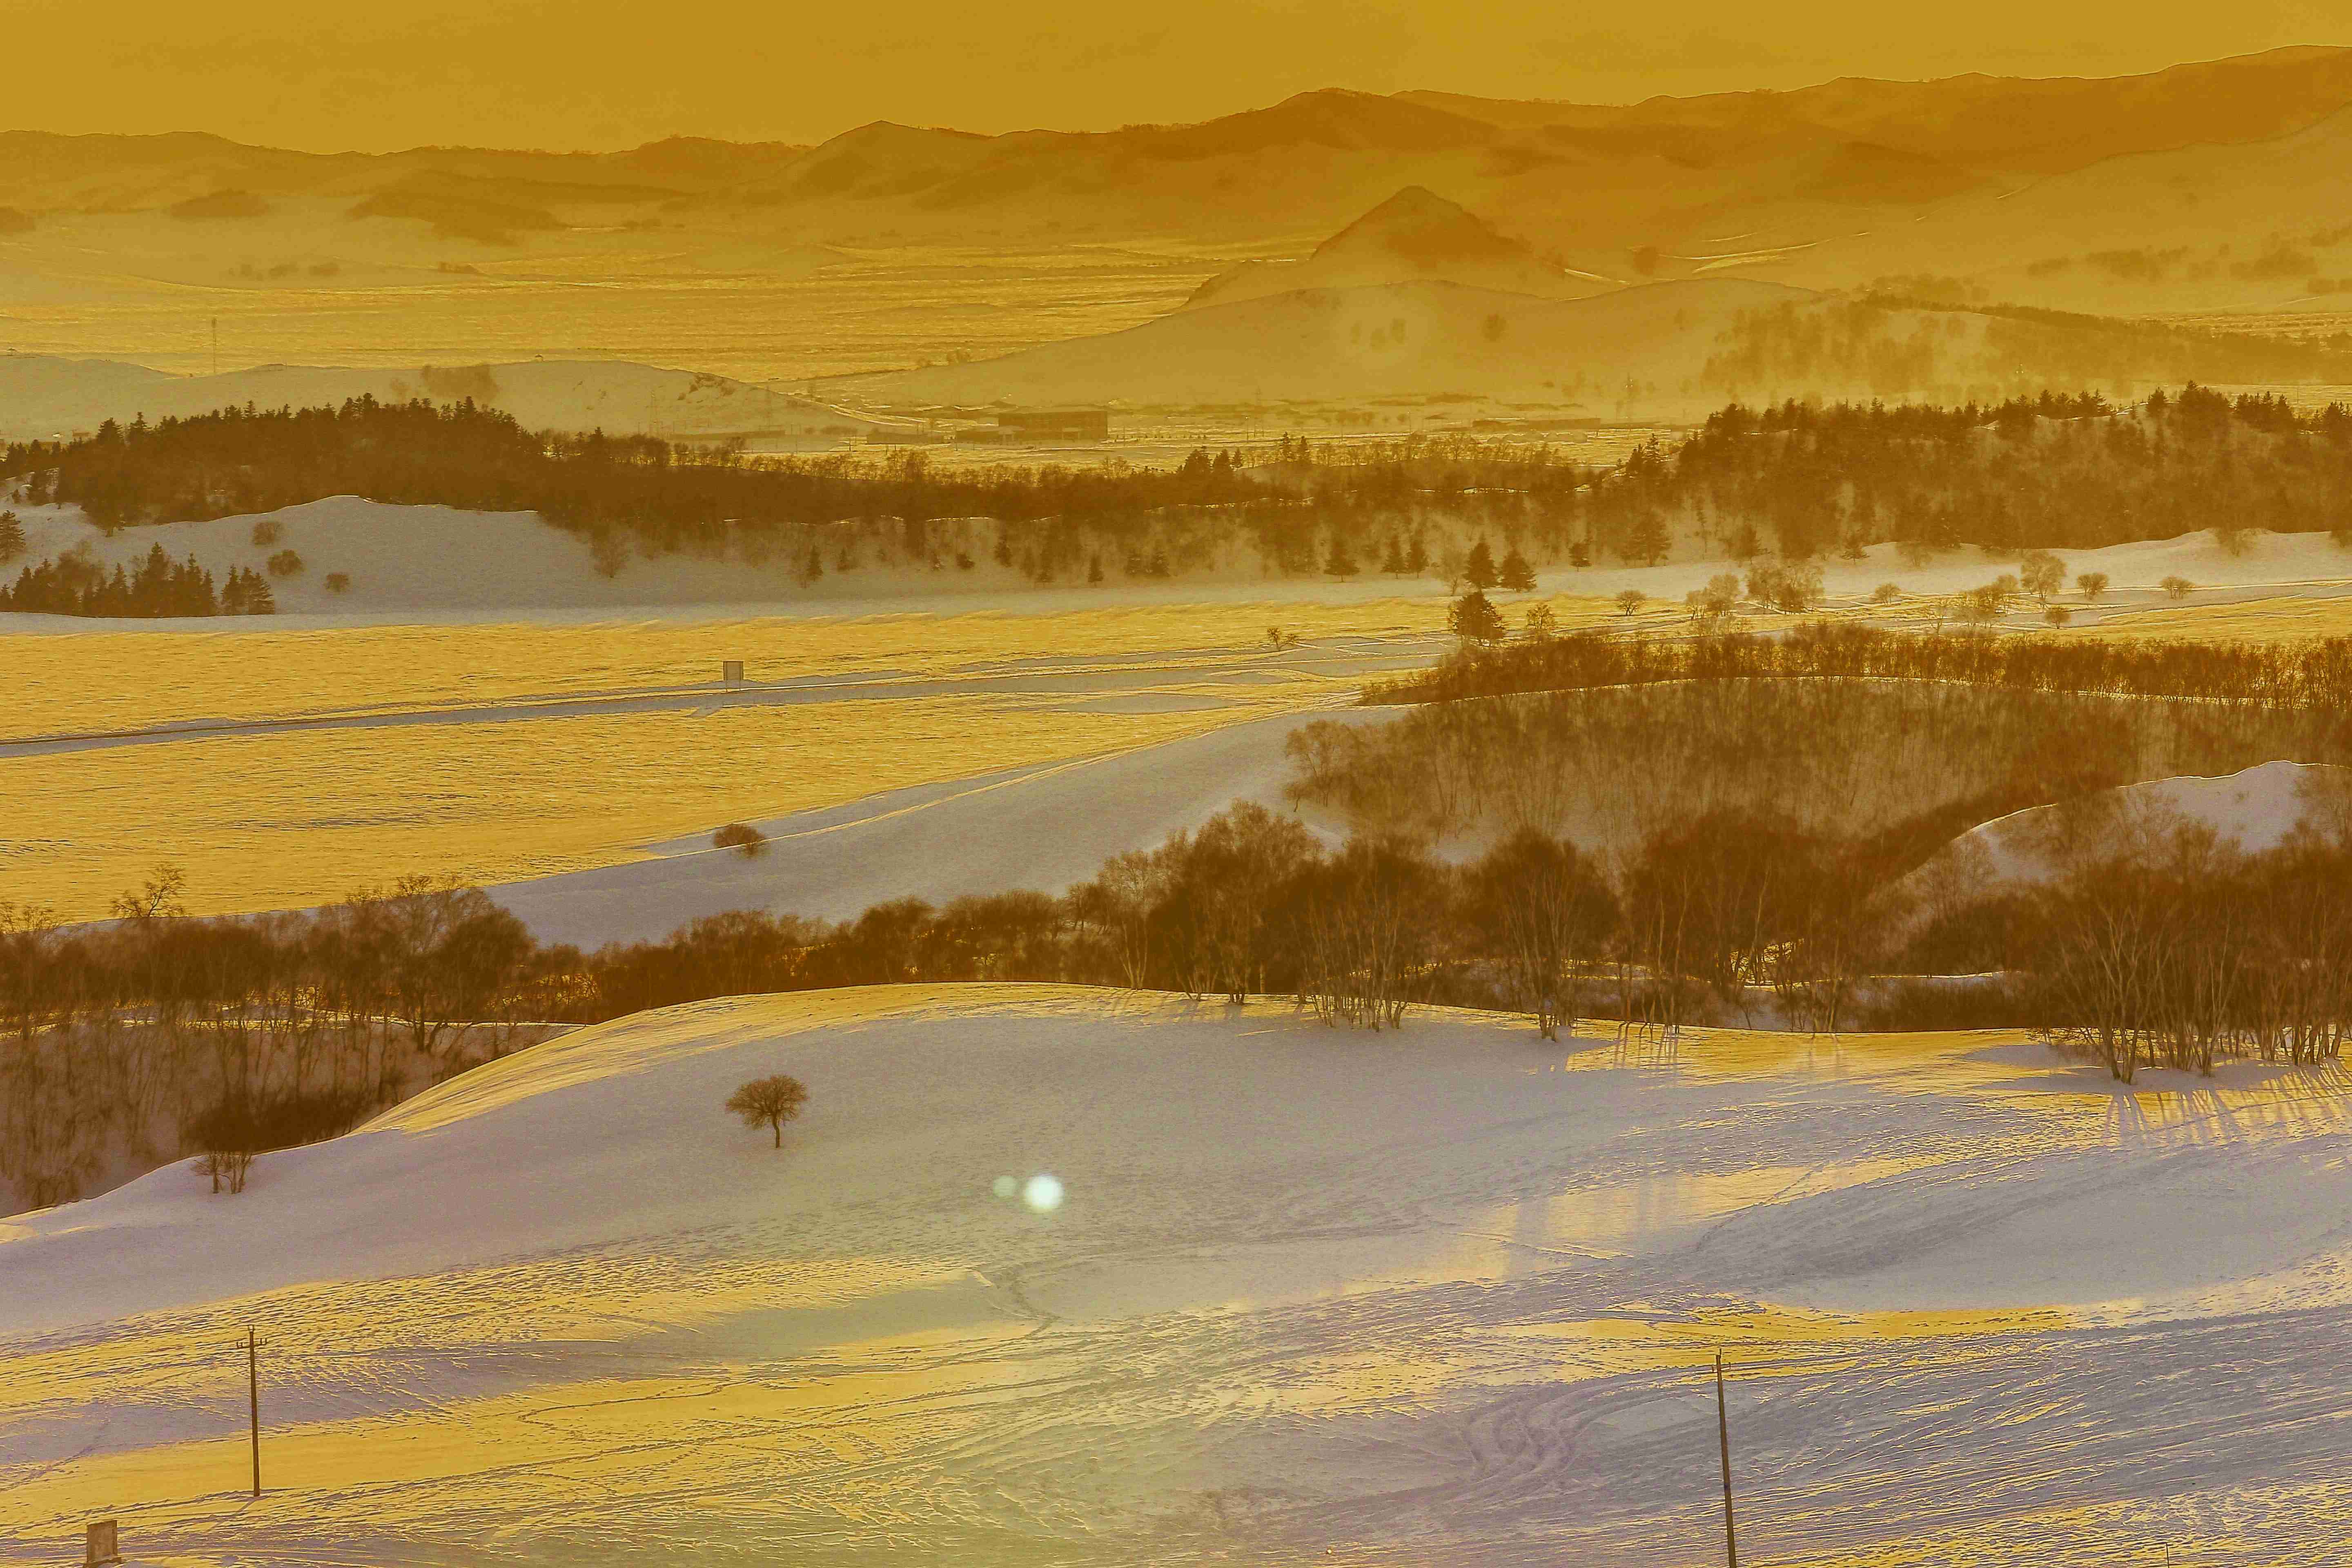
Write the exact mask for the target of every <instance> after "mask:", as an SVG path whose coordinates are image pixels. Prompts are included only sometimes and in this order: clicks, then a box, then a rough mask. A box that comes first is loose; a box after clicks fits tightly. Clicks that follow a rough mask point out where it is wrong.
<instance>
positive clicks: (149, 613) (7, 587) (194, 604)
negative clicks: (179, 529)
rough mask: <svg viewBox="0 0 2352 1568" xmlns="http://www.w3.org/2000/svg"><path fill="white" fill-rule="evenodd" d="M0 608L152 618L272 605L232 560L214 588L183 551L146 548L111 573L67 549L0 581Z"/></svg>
mask: <svg viewBox="0 0 2352 1568" xmlns="http://www.w3.org/2000/svg"><path fill="white" fill-rule="evenodd" d="M0 610H16V611H20V612H22V613H24V614H26V615H37V616H107V617H115V618H123V617H131V618H154V617H160V616H268V615H275V614H276V613H277V611H278V599H277V595H274V594H272V593H271V592H270V591H269V580H268V578H266V577H264V576H263V575H262V574H260V573H258V572H255V571H252V570H250V569H248V568H247V567H243V566H232V567H230V568H229V572H228V575H227V577H226V579H224V580H222V581H221V582H220V584H218V585H217V587H215V584H214V581H213V574H211V573H210V572H207V571H206V570H205V569H204V568H203V567H202V566H199V565H198V564H197V563H196V561H195V558H194V556H190V557H189V558H188V559H187V560H185V561H173V559H171V557H169V556H167V555H165V554H164V553H163V546H162V545H160V544H157V545H152V546H150V547H149V549H148V552H147V554H146V557H145V559H143V560H142V561H141V562H140V563H139V566H138V568H137V570H136V571H129V572H126V571H125V570H124V569H123V568H122V567H121V566H117V567H116V568H115V569H114V570H113V572H112V573H111V574H109V573H108V572H107V570H106V569H105V568H104V567H102V566H100V565H99V564H98V563H96V562H95V561H92V560H90V559H89V557H88V556H87V555H80V554H75V553H71V552H68V553H67V554H65V555H61V556H58V557H56V558H54V559H52V560H48V561H44V562H42V563H39V564H38V565H36V566H27V567H26V568H25V569H24V570H23V571H21V572H19V573H18V574H16V581H15V582H14V583H0Z"/></svg>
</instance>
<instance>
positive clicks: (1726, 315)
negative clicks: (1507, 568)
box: [837, 279, 1807, 405]
mask: <svg viewBox="0 0 2352 1568" xmlns="http://www.w3.org/2000/svg"><path fill="white" fill-rule="evenodd" d="M1806 298H1807V296H1806V295H1804V294H1803V293H1802V292H1801V291H1800V290H1797V289H1788V288H1785V287H1782V286H1780V285H1776V284H1769V283H1748V282H1739V281H1733V280H1729V279H1722V280H1711V281H1706V282H1695V283H1672V284H1657V285H1653V286H1650V287H1646V288H1641V289H1619V290H1616V291H1613V292H1611V293H1608V294H1603V295H1600V296H1598V297H1596V298H1593V299H1590V300H1534V299H1530V298H1528V296H1526V295H1523V294H1505V293H1498V292H1496V291H1495V290H1493V289H1472V288H1465V287H1463V286H1462V285H1459V284H1455V283H1444V282H1412V283H1396V284H1390V285H1386V286H1383V287H1375V288H1360V289H1308V290H1303V291H1297V292H1289V293H1282V294H1276V295H1271V296H1268V297H1265V298H1263V299H1255V300H1240V301H1238V302H1235V303H1233V304H1226V305H1210V306H1206V307H1203V308H1202V309H1199V310H1184V311H1181V312H1179V313H1177V314H1175V315H1172V316H1169V317H1164V318H1162V319H1160V320H1159V321H1150V322H1147V323H1146V324H1144V325H1142V326H1139V327H1134V328H1130V329H1129V330H1128V331H1123V332H1113V333H1110V334H1108V335H1107V336H1104V337H1099V338H1081V339H1076V340H1074V341H1071V342H1059V343H1048V344H1045V345H1044V346H1043V347H1040V348H1034V349H1029V350H1025V351H1024V352H1023V353H1017V354H1012V355H1008V356H1006V357H1005V358H1003V359H998V360H987V361H982V362H979V363H972V364H966V365H942V366H937V367H934V368H931V369H929V370H918V371H905V372H900V373H898V374H890V375H882V376H870V377H855V378H850V379H847V380H845V381H843V382H840V383H838V384H837V385H839V386H841V387H842V388H844V389H845V392H846V393H848V394H850V395H856V396H857V397H861V398H870V399H874V400H877V401H880V402H885V403H902V402H921V401H936V402H948V403H956V402H967V403H968V402H984V401H987V400H989V399H991V398H996V397H1004V398H1009V399H1011V400H1012V401H1013V402H1015V403H1031V404H1051V403H1102V402H1108V401H1111V400H1115V399H1116V400H1124V401H1127V402H1130V403H1139V404H1152V405H1170V404H1175V405H1184V404H1232V403H1272V402H1285V401H1296V402H1336V403H1349V404H1358V405H1360V404H1362V403H1364V402H1368V401H1370V400H1372V399H1375V398H1381V397H1423V396H1442V395H1446V394H1467V395H1483V396H1486V397H1491V398H1497V399H1513V398H1523V399H1539V400H1541V401H1543V402H1546V403H1558V404H1562V405H1565V404H1568V403H1570V402H1572V401H1574V400H1575V395H1574V393H1573V392H1572V391H1571V390H1570V388H1572V387H1574V386H1575V385H1577V384H1584V385H1586V386H1588V387H1591V388H1594V389H1596V390H1602V389H1605V390H1610V391H1613V390H1614V389H1615V387H1616V386H1617V384H1622V382H1623V381H1624V380H1625V378H1626V377H1627V376H1629V375H1634V376H1639V377H1641V378H1642V379H1643V380H1645V381H1656V382H1660V383H1663V384H1665V386H1666V387H1668V388H1670V389H1677V390H1679V386H1680V384H1683V383H1685V382H1687V381H1689V380H1690V379H1691V378H1693V377H1696V375H1697V374H1698V373H1699V371H1700V370H1701V369H1702V368H1703V367H1704V366H1705V364H1706V360H1707V357H1708V355H1709V354H1710V353H1712V352H1713V350H1714V347H1715V343H1716V340H1717V335H1718V334H1719V333H1720V332H1721V331H1724V330H1725V329H1726V328H1727V326H1728V325H1729V324H1730V322H1731V321H1732V320H1733V318H1734V317H1735V315H1736V314H1737V313H1738V312H1739V311H1741V310H1765V309H1769V308H1773V307H1776V306H1780V305H1783V304H1794V303H1799V302H1801V301H1802V300H1805V299H1806Z"/></svg>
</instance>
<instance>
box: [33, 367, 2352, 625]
mask: <svg viewBox="0 0 2352 1568" xmlns="http://www.w3.org/2000/svg"><path fill="white" fill-rule="evenodd" d="M0 479H5V480H7V481H10V482H11V483H12V485H13V487H14V491H15V493H16V494H18V495H21V496H23V497H24V498H26V500H31V501H33V502H36V503H38V502H47V501H58V502H69V503H71V504H74V505H76V506H79V507H80V508H81V509H82V510H83V511H84V513H85V514H86V515H87V516H88V517H89V519H90V520H91V521H94V522H96V523H98V524H99V525H100V526H101V527H106V528H117V527H128V526H140V525H149V524H162V523H168V522H172V521H184V520H193V519H201V518H210V517H221V516H228V515H234V514H242V513H247V512H262V511H268V510H275V509H278V508H280V507H285V506H289V505H292V504H295V503H297V502H301V501H308V500H318V499H320V498H322V497H326V496H332V495H340V494H353V495H360V496H364V497H367V498H370V499H373V500H380V501H386V502H395V503H436V504H441V505H446V506H451V507H457V508H460V509H466V510H480V511H532V512H536V513H537V514H538V515H539V516H540V517H541V518H542V519H543V520H545V521H547V522H549V523H551V524H552V525H554V526H556V527H558V528H562V529H564V530H567V531H571V532H572V533H574V534H576V535H577V536H579V537H580V538H581V539H582V541H583V542H584V543H585V544H586V545H587V547H588V549H589V551H590V552H591V555H592V558H593V561H594V562H595V563H596V565H597V569H598V570H600V571H604V572H605V573H607V574H618V573H619V572H621V571H623V570H625V568H626V566H627V565H628V563H629V562H630V561H631V560H633V559H637V558H648V559H649V558H655V557H659V556H662V555H667V554H680V553H682V554H689V555H696V556H700V557H704V558H708V559H717V560H729V561H736V562H740V563H743V564H744V565H746V566H748V567H751V568H754V569H756V570H758V571H761V572H763V573H765V574H768V575H769V576H770V577H772V579H773V580H774V585H775V587H776V590H777V591H778V592H780V593H782V592H789V591H790V588H789V585H790V584H794V583H797V584H800V585H802V586H803V587H805V586H807V585H811V584H814V583H816V582H818V581H819V580H821V579H823V578H824V577H825V576H827V575H830V574H839V573H845V572H857V571H860V570H865V569H869V568H876V567H887V568H894V569H901V570H922V571H931V572H954V573H960V572H971V571H974V570H980V569H986V570H989V571H993V572H997V573H1000V574H1017V575H1018V576H1019V577H1020V578H1021V579H1022V580H1024V581H1026V582H1030V583H1034V584H1055V583H1066V584H1100V583H1104V582H1108V581H1112V580H1154V579H1162V578H1171V577H1182V576H1186V575H1197V574H1209V573H1217V574H1258V575H1263V576H1269V577H1290V578H1297V577H1318V576H1321V577H1328V578H1335V579H1340V580H1345V579H1349V578H1352V577H1356V576H1360V575H1362V576H1370V575H1376V574H1377V575H1387V576H1391V577H1396V578H1401V579H1413V578H1423V579H1433V580H1438V581H1444V582H1447V583H1463V582H1473V579H1472V578H1471V576H1470V568H1471V562H1472V558H1473V556H1474V554H1475V553H1477V552H1480V551H1484V552H1486V558H1487V559H1488V560H1489V561H1492V562H1496V563H1499V562H1501V561H1503V560H1505V559H1506V558H1515V559H1517V560H1520V561H1523V562H1525V563H1528V566H1529V568H1530V572H1532V569H1533V568H1536V567H1551V568H1557V567H1560V566H1563V565H1565V566H1566V567H1568V568H1570V569H1580V568H1583V567H1587V566H1590V565H1592V564H1593V563H1596V562H1599V561H1601V559H1602V558H1603V557H1604V556H1613V557H1615V558H1617V559H1618V560H1620V561H1623V562H1628V563H1656V562H1659V561H1663V560H1665V559H1667V558H1669V557H1671V556H1683V557H1690V556H1697V557H1702V558H1729V559H1735V560H1753V559H1754V558H1755V557H1757V556H1759V555H1762V554H1764V553H1767V552H1777V553H1778V554H1779V555H1780V557H1781V558H1782V559H1783V560H1785V561H1788V562H1796V563H1801V562H1805V561H1809V560H1812V559H1816V558H1818V557H1821V556H1823V555H1826V554H1830V553H1832V552H1843V553H1845V554H1848V555H1858V554H1859V553H1860V552H1863V551H1864V550H1865V549H1867V548H1868V547H1869V546H1871V545H1873V544H1876V543H1885V542H1895V543H1897V544H1899V545H1901V546H1902V547H1903V549H1904V550H1905V551H1906V552H1909V553H1911V554H1912V555H1913V556H1914V557H1915V558H1916V559H1919V560H1925V559H1927V558H1929V557H1931V556H1933V555H1934V554H1936V553H1937V552H1944V551H1948V550H1952V549H1957V548H1959V547H1961V546H1964V545H1975V546H1982V547H1984V548H1986V549H1989V550H1992V551H1995V552H2010V553H2014V552H2018V551H2021V550H2029V549H2062V548H2063V549H2091V548H2098V547H2101V546H2105V545H2110V544H2116V543H2121V542H2128V541H2132V540H2144V539H2156V538H2168V537H2174V536H2177V535H2179V534H2182V533H2187V532H2191V531H2196V530H2199V529H2201V528H2206V527H2212V528H2215V529H2217V530H2218V531H2221V534H2222V535H2223V538H2224V542H2225V543H2229V542H2242V541H2243V540H2244V539H2245V538H2247V537H2248V536H2249V534H2250V533H2251V532H2252V531H2255V530H2261V529H2268V530H2272V531H2299V532H2307V531H2333V532H2336V533H2337V534H2338V535H2339V536H2342V537H2344V538H2347V539H2352V413H2347V411H2346V410H2345V409H2344V408H2342V407H2341V406H2336V405H2331V406H2330V407H2328V408H2326V409H2325V410H2322V411H2319V412H2317V413H2314V414H2302V413H2299V412H2297V411H2296V410H2295V409H2294V408H2293V407H2292V406H2291V405H2288V404H2287V403H2285V402H2284V400H2283V399H2280V398H2276V397H2271V396H2251V395H2250V396H2243V397H2239V398H2235V399H2231V398H2228V397H2224V396H2223V395H2221V394H2219V393H2215V392H2212V391H2210V389H2207V388H2203V387H2199V386H2195V385H2191V386H2189V387H2187V388H2185V389H2183V390H2182V391H2181V392H2179V394H2177V395H2168V394H2166V393H2163V392H2158V393H2156V394H2154V395H2151V396H2149V397H2148V398H2147V399H2146V400H2145V401H2143V402H2141V403H2138V404H2135V405H2127V406H2122V407H2116V406H2112V405H2108V404H2107V403H2106V402H2105V400H2104V399H2103V398H2101V397H2099V396H2097V395H2088V394H2086V395H2056V394H2049V393H2044V394H2042V395H2038V396H2032V397H2018V398H2012V399H2010V400H2008V401H2006V402H2002V403H1998V404H1991V403H1985V404H1979V403H1973V402H1971V403H1964V404H1959V405H1924V404H1917V405H1912V404H1906V405H1895V406H1886V405H1851V404H1840V405H1833V406H1827V407H1822V406H1816V405H1809V404H1800V403H1785V404H1781V405H1776V406H1770V407H1765V408H1760V409H1758V408H1749V407H1746V406H1743V405H1737V404H1735V405H1730V406H1728V407H1726V408H1724V409H1722V410H1719V411H1718V412H1717V413H1716V414H1715V415H1713V416H1710V417H1709V419H1708V420H1707V421H1706V425H1705V426H1703V427H1702V428H1700V429H1698V430H1697V431H1695V432H1693V433H1692V434H1691V435H1689V436H1688V437H1685V438H1682V439H1680V440H1678V441H1675V442H1673V443H1665V442H1656V443H1653V444H1651V445H1648V446H1645V447H1642V448H1639V449H1637V450H1635V451H1634V452H1633V453H1630V454H1629V455H1627V456H1626V457H1625V458H1623V459H1622V460H1621V461H1619V462H1617V463H1615V464H1612V465H1609V466H1606V467H1586V466H1582V465H1579V464H1577V463H1574V462H1572V461H1569V460H1567V459H1565V458H1562V457H1561V456H1559V454H1558V453H1557V452H1556V451H1554V450H1553V449H1552V448H1550V447H1546V446H1543V445H1541V444H1524V443H1512V442H1508V441H1503V440H1496V439H1479V438H1471V437H1407V438H1403V439H1401V440H1397V441H1390V442H1376V443H1321V444H1318V443H1315V442H1310V441H1307V440H1304V439H1298V438H1286V439H1285V440H1283V441H1282V442H1281V443H1280V444H1279V445H1278V446H1277V447H1275V448H1273V449H1272V450H1271V451H1265V452H1253V453H1249V454H1243V453H1239V452H1235V451H1231V450H1224V451H1210V450H1207V449H1202V450H1200V451H1196V452H1194V453H1192V455H1191V456H1190V457H1189V458H1186V459H1185V460H1184V461H1183V462H1181V463H1180V464H1177V465H1174V466H1172V467H1170V468H1139V467H1135V466H1131V465H1127V464H1123V463H1119V462H1117V461H1110V462H1105V463H1101V464H1097V465H1091V466H1087V467H1066V466H1058V465H1046V466H1044V467H1036V468H1030V467H1019V466H1003V467H995V466H990V467H972V468H956V469H946V470H939V469H934V468H931V467H930V466H929V463H928V462H927V461H926V459H925V458H924V455H923V454H922V453H921V452H919V451H917V450H912V449H907V450H900V451H897V452H894V453H892V454H891V455H889V456H887V457H885V458H878V459H877V458H871V457H868V456H865V455H861V454H855V453H843V454H831V455H826V456H822V457H793V458H751V457H747V456H745V455H744V454H743V453H742V452H740V450H738V449H735V448H733V447H728V446H724V445H719V446H692V445H683V444H674V443H670V442H667V441H662V440H658V439H655V438H652V437H613V436H606V435H604V434H602V433H601V432H590V433H587V434H584V435H581V434H565V433H560V432H536V433H534V432H531V431H529V430H526V429H524V428H523V427H522V426H520V424H518V423H517V422H516V421H515V420H514V419H513V418H512V417H511V416H508V415H506V414H504V413H502V412H500V411H499V410H496V409H492V408H486V407H482V406H478V405H474V404H472V403H470V402H460V403H457V404H453V405H434V404H431V403H427V402H423V401H416V402H409V403H379V402H376V401H375V400H373V399H372V398H357V399H353V400H352V401H351V402H348V403H345V404H343V405H340V406H336V407H319V408H303V409H294V408H279V409H273V410H263V409H257V408H253V407H250V406H248V407H246V408H231V409H223V410H220V411H217V412H215V413H212V414H206V415H201V416H193V417H189V418H173V419H165V420H163V421H161V422H160V423H157V424H155V425H153V426H149V425H146V424H144V423H143V422H139V421H134V422H133V423H131V425H129V426H118V425H114V424H112V423H110V424H108V425H106V426H101V427H100V430H99V431H98V432H97V433H96V434H94V435H92V436H90V437H87V438H84V439H79V440H75V441H70V442H21V443H16V444H14V445H11V446H9V447H6V448H5V450H0ZM1473 585H1477V586H1485V585H1487V584H1475V582H1474V583H1473ZM1506 585H1507V584H1506Z"/></svg>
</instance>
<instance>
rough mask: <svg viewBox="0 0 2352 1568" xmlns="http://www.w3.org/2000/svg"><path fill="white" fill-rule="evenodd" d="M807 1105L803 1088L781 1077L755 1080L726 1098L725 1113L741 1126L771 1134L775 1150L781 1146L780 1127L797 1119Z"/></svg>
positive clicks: (778, 1075) (792, 1079) (782, 1137)
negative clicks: (735, 1117)
mask: <svg viewBox="0 0 2352 1568" xmlns="http://www.w3.org/2000/svg"><path fill="white" fill-rule="evenodd" d="M807 1103H808V1089H807V1087H806V1086H805V1085H803V1083H802V1082H801V1080H800V1079H796V1078H792V1077H789V1076H787V1075H785V1074H783V1073H778V1074H776V1075H775V1076H774V1077H772V1078H755V1079H751V1081H750V1082H748V1083H746V1084H744V1085H742V1086H741V1087H740V1088H739V1089H736V1091H735V1092H734V1093H732V1094H730V1095H729V1096H728V1097H727V1109H728V1110H731V1111H733V1112H734V1113H735V1114H736V1115H737V1116H738V1117H740V1118H741V1120H742V1122H743V1125H744V1126H746V1127H765V1128H767V1129H768V1130H769V1131H772V1132H773V1133H774V1134H775V1135H776V1147H777V1148H779V1149H781V1148H782V1147H783V1146H784V1123H785V1122H787V1121H792V1120H793V1118H795V1117H797V1116H799V1115H800V1113H801V1108H802V1107H803V1106H804V1105H806V1104H807Z"/></svg>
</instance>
